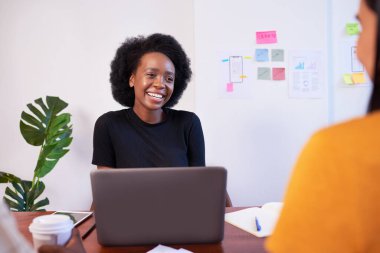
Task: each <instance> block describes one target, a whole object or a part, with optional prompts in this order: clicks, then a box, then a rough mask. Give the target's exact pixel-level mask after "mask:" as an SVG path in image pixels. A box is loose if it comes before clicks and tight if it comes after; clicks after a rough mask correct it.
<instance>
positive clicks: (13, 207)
mask: <svg viewBox="0 0 380 253" xmlns="http://www.w3.org/2000/svg"><path fill="white" fill-rule="evenodd" d="M3 199H4V201H5V203H7V205H8V207H9V208H10V209H11V210H12V211H24V208H23V207H22V206H20V205H19V204H17V203H16V202H14V201H12V200H10V199H8V198H6V197H5V196H4V197H3Z"/></svg>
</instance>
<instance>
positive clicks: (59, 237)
mask: <svg viewBox="0 0 380 253" xmlns="http://www.w3.org/2000/svg"><path fill="white" fill-rule="evenodd" d="M73 227H74V224H73V221H72V220H71V219H70V217H69V216H67V215H62V214H54V215H42V216H39V217H36V218H34V219H33V222H32V223H31V224H30V226H29V231H30V232H31V233H32V235H33V245H34V248H35V249H38V248H39V247H40V246H41V245H65V244H66V242H67V241H68V240H69V239H70V237H71V230H72V229H73Z"/></svg>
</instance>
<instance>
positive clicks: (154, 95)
mask: <svg viewBox="0 0 380 253" xmlns="http://www.w3.org/2000/svg"><path fill="white" fill-rule="evenodd" d="M148 95H149V96H151V97H154V98H163V97H164V96H162V95H160V94H156V93H150V92H148Z"/></svg>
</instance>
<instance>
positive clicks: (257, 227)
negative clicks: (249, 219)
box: [255, 216, 261, 232]
mask: <svg viewBox="0 0 380 253" xmlns="http://www.w3.org/2000/svg"><path fill="white" fill-rule="evenodd" d="M255 223H256V229H257V231H258V232H260V230H261V226H260V223H259V220H258V219H257V216H255Z"/></svg>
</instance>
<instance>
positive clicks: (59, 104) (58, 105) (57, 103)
mask: <svg viewBox="0 0 380 253" xmlns="http://www.w3.org/2000/svg"><path fill="white" fill-rule="evenodd" d="M46 102H47V104H48V107H49V108H52V109H53V114H55V115H56V114H58V113H59V112H61V111H62V110H63V109H65V108H66V107H67V106H68V105H69V104H68V103H66V102H65V101H63V100H61V99H60V98H59V97H51V96H47V97H46Z"/></svg>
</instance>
